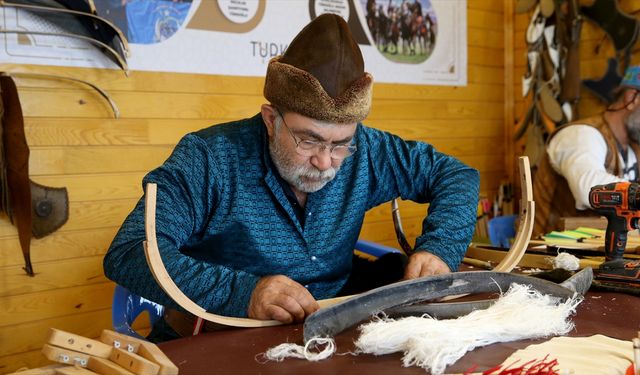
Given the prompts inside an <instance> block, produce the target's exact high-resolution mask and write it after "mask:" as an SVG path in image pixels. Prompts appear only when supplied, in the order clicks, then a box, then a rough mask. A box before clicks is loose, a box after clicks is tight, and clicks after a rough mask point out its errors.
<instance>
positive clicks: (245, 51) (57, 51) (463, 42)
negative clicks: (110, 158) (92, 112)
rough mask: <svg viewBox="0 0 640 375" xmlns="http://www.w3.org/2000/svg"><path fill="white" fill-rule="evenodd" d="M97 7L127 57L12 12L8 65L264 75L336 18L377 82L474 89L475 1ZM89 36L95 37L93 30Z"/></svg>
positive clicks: (72, 25)
mask: <svg viewBox="0 0 640 375" xmlns="http://www.w3.org/2000/svg"><path fill="white" fill-rule="evenodd" d="M65 4H66V5H68V4H69V2H65ZM95 5H96V8H95V13H96V14H95V15H96V16H98V17H100V18H102V19H105V20H107V22H110V23H111V24H112V25H114V26H115V27H117V28H118V29H119V30H120V31H121V33H122V35H123V36H124V37H125V38H126V40H127V42H128V44H127V47H128V50H127V51H126V52H127V53H126V54H124V53H121V55H122V58H120V57H118V56H115V55H116V52H118V48H117V47H118V46H115V47H113V50H115V51H108V48H104V46H103V45H101V44H100V43H95V42H93V41H92V40H91V38H82V37H80V38H79V37H74V36H73V35H74V34H77V33H78V32H80V31H82V30H80V29H81V28H82V27H85V28H86V25H87V22H85V20H81V19H80V18H78V19H79V21H77V22H67V21H64V20H63V19H61V18H59V17H58V18H56V17H50V16H46V14H45V12H34V11H32V10H29V9H27V8H24V7H23V8H20V7H12V6H3V7H0V12H2V17H1V18H0V27H1V28H2V30H4V32H3V33H2V42H1V43H2V48H0V61H2V62H9V63H16V64H41V65H61V66H81V67H96V68H111V69H118V68H122V67H123V63H122V61H118V60H119V59H125V58H126V64H127V65H128V69H129V70H131V71H136V70H142V71H165V72H180V73H199V74H216V75H228V76H255V77H263V76H264V74H265V72H266V68H267V64H268V62H269V60H270V59H271V58H273V57H275V56H277V55H280V54H282V53H284V51H285V50H286V48H287V46H288V44H289V43H290V42H291V39H292V38H293V37H294V36H295V35H296V33H297V32H298V31H299V30H300V29H302V28H303V27H304V26H305V25H306V24H307V23H308V22H309V21H311V20H312V19H314V18H316V17H317V16H319V15H321V14H324V13H335V14H338V15H340V16H341V17H343V18H344V19H345V20H346V21H347V23H348V25H349V28H350V29H351V31H352V33H353V37H354V38H355V40H356V42H357V43H358V44H359V45H360V48H361V50H362V54H363V57H364V59H365V66H366V70H367V71H368V72H370V73H371V74H372V75H373V76H374V77H375V78H376V82H388V83H408V84H436V85H451V86H464V85H466V84H467V25H466V19H467V15H466V12H467V9H466V8H467V2H466V0H103V1H97V2H95ZM76 10H77V9H76ZM49 13H51V12H49ZM12 30H13V31H14V32H12ZM18 31H19V32H18ZM84 32H85V33H88V34H87V35H89V37H93V36H92V35H91V33H92V31H91V30H84ZM105 50H107V52H110V53H105ZM125 55H126V57H125Z"/></svg>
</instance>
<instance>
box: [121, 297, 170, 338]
mask: <svg viewBox="0 0 640 375" xmlns="http://www.w3.org/2000/svg"><path fill="white" fill-rule="evenodd" d="M145 311H146V312H148V313H149V321H150V322H151V326H153V325H154V324H155V323H156V322H157V321H158V320H160V318H161V317H162V314H163V313H164V306H162V305H160V304H157V303H155V302H153V301H149V300H148V299H146V298H143V297H140V296H138V295H135V294H133V293H131V292H130V291H129V289H127V288H125V287H123V286H121V285H116V289H115V291H114V292H113V306H112V308H111V321H112V324H113V330H114V331H116V332H119V333H124V334H125V335H129V336H132V337H136V338H139V339H144V337H142V336H141V335H140V334H138V333H137V332H136V331H134V330H133V328H132V327H131V325H132V324H133V322H134V321H135V320H136V318H137V317H138V316H140V314H142V313H143V312H145Z"/></svg>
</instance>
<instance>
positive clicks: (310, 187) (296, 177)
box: [269, 139, 340, 193]
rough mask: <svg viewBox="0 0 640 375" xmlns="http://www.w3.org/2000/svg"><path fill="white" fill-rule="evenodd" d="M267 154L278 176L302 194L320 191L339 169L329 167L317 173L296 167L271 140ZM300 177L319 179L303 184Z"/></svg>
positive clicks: (307, 168) (312, 168)
mask: <svg viewBox="0 0 640 375" xmlns="http://www.w3.org/2000/svg"><path fill="white" fill-rule="evenodd" d="M269 154H271V160H273V164H275V166H276V169H277V170H278V172H279V173H280V176H281V177H282V178H283V179H284V180H285V181H287V182H288V183H289V185H291V186H293V187H294V188H295V189H296V190H298V191H301V192H304V193H315V192H316V191H318V190H320V189H322V188H323V187H324V186H325V185H326V184H327V183H328V182H329V181H331V180H333V179H334V178H335V177H336V173H337V172H338V170H339V169H340V167H331V168H329V169H327V170H326V171H319V170H318V169H316V168H314V167H313V166H309V167H305V166H302V165H301V166H296V165H294V164H293V163H292V162H291V160H290V159H289V158H288V157H287V155H286V153H285V151H284V150H283V149H282V147H281V146H280V145H279V144H278V142H275V141H274V140H273V139H269ZM301 177H311V178H313V179H318V178H321V180H320V181H319V182H305V181H303V180H302V178H301Z"/></svg>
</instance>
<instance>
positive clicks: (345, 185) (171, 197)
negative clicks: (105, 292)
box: [104, 114, 479, 317]
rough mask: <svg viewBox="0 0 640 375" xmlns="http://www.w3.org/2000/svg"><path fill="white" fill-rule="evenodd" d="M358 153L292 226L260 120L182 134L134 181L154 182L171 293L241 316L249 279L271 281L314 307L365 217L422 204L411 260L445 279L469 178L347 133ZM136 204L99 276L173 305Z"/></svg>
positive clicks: (449, 160) (383, 139)
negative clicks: (442, 267) (442, 265)
mask: <svg viewBox="0 0 640 375" xmlns="http://www.w3.org/2000/svg"><path fill="white" fill-rule="evenodd" d="M354 141H355V144H356V145H357V147H358V151H357V152H356V153H355V154H354V155H353V156H351V157H349V158H347V159H345V160H344V162H343V163H342V166H341V168H340V170H339V171H338V173H337V174H336V177H335V179H334V180H332V181H331V182H329V183H328V184H327V185H325V187H323V188H322V189H321V190H319V191H317V192H315V193H311V194H308V197H307V202H306V205H305V207H304V213H305V225H304V226H301V225H300V223H299V221H298V219H297V217H296V215H295V212H294V210H293V208H292V206H291V203H290V202H289V200H288V199H287V197H286V196H285V193H284V192H283V189H282V186H281V185H280V183H279V182H278V177H279V175H278V174H277V173H278V172H277V170H275V169H274V168H272V167H271V165H272V164H271V161H270V159H269V158H270V156H269V152H268V142H267V133H266V128H265V125H264V123H263V121H262V117H261V116H260V115H259V114H258V115H256V116H255V117H253V118H250V119H245V120H241V121H237V122H231V123H227V124H221V125H217V126H212V127H209V128H206V129H203V130H200V131H198V132H195V133H191V134H188V135H186V136H185V137H184V138H182V140H180V142H179V143H178V145H177V146H176V148H175V149H174V151H173V153H172V154H171V156H170V157H169V158H168V159H167V160H166V161H165V162H164V164H162V165H161V166H160V167H159V168H157V169H155V170H153V171H151V172H150V173H149V174H147V175H146V176H145V177H144V179H143V186H145V185H146V184H147V183H149V182H155V183H157V184H158V196H157V202H158V204H157V213H156V221H157V224H156V225H157V228H156V232H157V238H158V245H159V248H160V251H161V253H162V258H163V261H164V263H165V266H166V268H167V270H168V271H169V274H170V275H171V277H172V278H173V279H174V280H175V282H176V284H177V285H178V286H179V287H180V289H181V290H182V291H183V292H184V293H185V294H186V295H187V296H188V297H189V298H191V299H192V300H193V301H195V302H196V303H198V304H199V305H200V306H202V307H204V308H205V309H206V310H208V311H211V312H214V313H218V314H223V315H228V316H240V317H243V316H246V315H247V307H248V305H249V300H250V297H251V293H252V292H253V289H254V287H255V285H256V283H257V282H258V280H259V279H260V277H261V276H265V275H275V274H282V275H286V276H288V277H290V278H291V279H293V280H295V281H297V282H298V283H300V284H302V285H305V286H306V287H307V288H308V290H309V291H310V292H311V294H312V295H313V296H314V297H315V298H316V299H324V298H330V297H334V296H335V295H336V293H337V292H338V291H340V289H341V288H342V286H343V285H344V283H345V282H346V280H347V278H348V276H349V273H350V270H351V260H352V254H353V248H354V245H355V243H356V240H357V239H358V235H359V233H360V229H361V227H362V222H363V220H364V215H365V212H366V211H367V210H369V209H371V208H373V207H375V206H378V205H380V204H382V203H385V202H388V201H390V200H391V199H393V198H396V197H401V198H402V199H409V200H413V201H416V202H421V203H427V202H428V203H430V205H429V212H428V216H427V217H426V219H425V220H424V221H423V234H422V235H421V236H419V237H418V238H417V239H416V246H415V247H416V248H417V249H418V250H427V251H429V252H431V253H433V254H435V255H437V256H439V257H440V258H441V259H442V260H443V261H444V262H446V263H447V265H448V266H449V268H450V269H452V270H457V268H458V265H459V263H460V261H461V260H462V257H463V256H464V254H465V252H466V249H467V246H468V244H469V241H470V240H471V235H472V232H473V229H474V225H475V221H476V208H477V202H478V186H479V176H478V172H477V171H476V170H474V169H472V168H470V167H467V166H465V165H464V164H462V163H461V162H460V161H458V160H456V159H455V158H453V157H450V156H446V155H443V154H441V153H439V152H437V151H436V150H435V149H434V148H433V146H431V145H429V144H426V143H422V142H415V141H404V140H402V139H400V138H398V137H397V136H394V135H392V134H389V133H386V132H382V131H379V130H376V129H372V128H368V127H366V126H364V125H362V124H358V126H357V129H356V133H355V136H354ZM144 239H145V232H144V199H141V200H140V201H139V202H138V204H137V205H136V207H135V208H134V210H133V211H132V212H131V213H130V214H129V216H128V217H127V218H126V220H125V222H124V223H123V225H122V227H121V228H120V230H119V232H118V234H117V235H116V237H115V239H114V240H113V243H112V244H111V246H110V248H109V251H108V253H107V254H106V256H105V259H104V270H105V274H106V275H107V277H108V278H110V279H111V280H113V281H115V282H116V283H118V284H120V285H123V286H125V287H126V288H128V289H130V290H131V291H132V292H133V293H136V294H138V295H141V296H143V297H146V298H148V299H150V300H153V301H156V302H158V303H161V304H164V305H167V306H171V307H176V304H175V302H173V301H172V300H171V299H170V298H169V297H168V296H167V295H166V294H165V293H164V292H163V291H162V290H161V289H160V287H159V286H158V285H157V284H156V282H155V280H154V279H153V277H152V275H151V272H150V271H149V268H148V266H147V264H146V260H145V256H144V251H143V248H142V241H143V240H144Z"/></svg>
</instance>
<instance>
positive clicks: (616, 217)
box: [589, 182, 640, 288]
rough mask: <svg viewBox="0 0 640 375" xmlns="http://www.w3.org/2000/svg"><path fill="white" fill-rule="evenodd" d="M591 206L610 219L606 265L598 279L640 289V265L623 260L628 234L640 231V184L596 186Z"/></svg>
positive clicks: (600, 270)
mask: <svg viewBox="0 0 640 375" xmlns="http://www.w3.org/2000/svg"><path fill="white" fill-rule="evenodd" d="M589 203H590V204H591V207H592V208H593V210H594V211H595V212H597V213H599V214H602V215H603V216H605V217H606V218H607V230H606V232H605V240H604V241H605V242H604V252H605V262H604V263H602V264H601V265H600V267H599V268H598V269H597V270H596V272H595V273H596V279H599V280H602V281H604V282H607V283H608V282H612V283H624V284H628V285H629V286H632V287H635V288H640V261H638V260H629V259H624V257H623V256H624V250H625V247H626V244H627V232H629V231H630V230H634V229H638V228H640V184H637V183H632V182H613V183H610V184H606V185H596V186H593V187H592V188H591V191H590V192H589Z"/></svg>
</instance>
